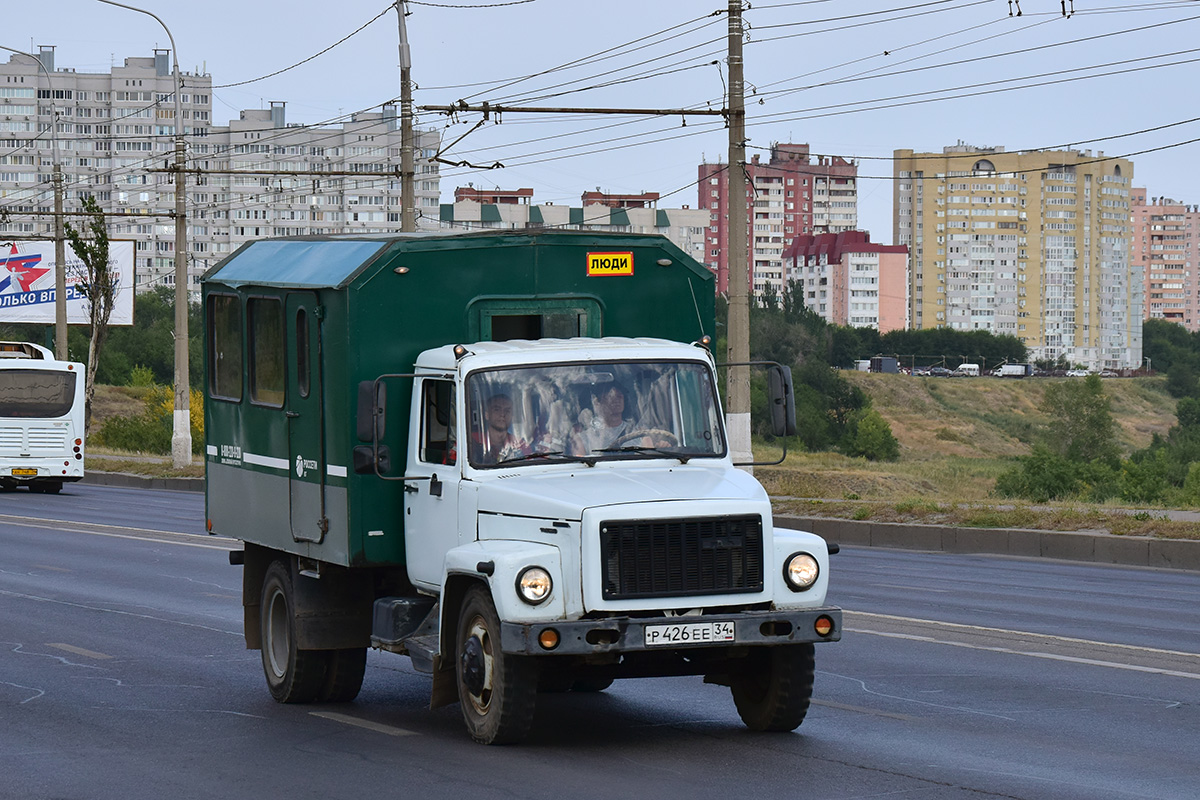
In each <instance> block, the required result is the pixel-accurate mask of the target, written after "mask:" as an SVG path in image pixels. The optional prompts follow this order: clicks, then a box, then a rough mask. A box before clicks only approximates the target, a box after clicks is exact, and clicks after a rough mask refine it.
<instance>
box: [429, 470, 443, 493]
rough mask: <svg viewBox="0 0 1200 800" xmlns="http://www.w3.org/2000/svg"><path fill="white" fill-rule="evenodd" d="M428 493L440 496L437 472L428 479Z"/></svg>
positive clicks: (440, 489)
mask: <svg viewBox="0 0 1200 800" xmlns="http://www.w3.org/2000/svg"><path fill="white" fill-rule="evenodd" d="M429 493H430V494H431V495H433V496H434V497H441V496H442V482H441V481H439V480H438V476H437V473H436V472H435V473H433V477H432V478H430V479H429Z"/></svg>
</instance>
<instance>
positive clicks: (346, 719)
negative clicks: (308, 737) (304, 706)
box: [308, 711, 418, 736]
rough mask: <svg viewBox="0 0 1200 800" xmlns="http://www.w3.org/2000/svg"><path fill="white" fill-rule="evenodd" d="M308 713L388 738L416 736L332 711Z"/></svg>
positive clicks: (414, 732)
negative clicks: (381, 734)
mask: <svg viewBox="0 0 1200 800" xmlns="http://www.w3.org/2000/svg"><path fill="white" fill-rule="evenodd" d="M308 713H309V714H311V715H312V716H314V717H320V718H321V719H328V720H333V721H334V722H341V723H342V724H344V725H353V726H355V727H356V728H366V729H367V730H369V731H375V732H376V733H386V734H387V735H388V736H417V735H418V734H417V733H416V731H409V730H405V729H404V728H396V727H393V726H391V725H384V724H382V723H379V722H371V721H370V720H367V719H359V718H358V717H351V716H349V715H347V714H338V713H337V712H334V711H310V712H308Z"/></svg>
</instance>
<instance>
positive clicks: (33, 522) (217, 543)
mask: <svg viewBox="0 0 1200 800" xmlns="http://www.w3.org/2000/svg"><path fill="white" fill-rule="evenodd" d="M0 523H4V524H8V525H18V526H21V527H24V528H37V529H39V530H49V531H60V532H64V533H83V534H87V535H89V536H108V537H112V538H115V539H133V540H135V541H139V542H154V543H156V544H173V545H178V546H180V547H199V548H202V549H205V550H226V551H228V550H237V549H239V548H240V547H241V543H240V542H236V541H233V540H232V539H225V538H223V537H219V536H209V535H207V534H198V533H179V532H177V531H156V530H150V529H147V528H130V527H126V526H123V525H104V524H102V523H99V522H80V521H78V520H66V519H39V518H37V517H16V516H10V515H7V514H0ZM95 529H99V530H95ZM117 531H126V533H117ZM162 537H179V538H162Z"/></svg>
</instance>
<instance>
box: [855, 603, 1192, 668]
mask: <svg viewBox="0 0 1200 800" xmlns="http://www.w3.org/2000/svg"><path fill="white" fill-rule="evenodd" d="M843 614H844V617H843V619H847V620H855V619H858V620H860V621H861V622H864V623H869V622H870V621H871V620H872V619H875V620H880V621H887V622H894V623H900V624H903V623H917V624H921V625H930V626H933V627H936V628H944V629H947V631H955V630H957V631H959V632H963V633H967V632H970V633H980V634H992V635H1002V636H1014V637H1019V638H1024V639H1035V640H1037V639H1040V640H1045V641H1050V642H1053V643H1061V644H1065V645H1086V646H1091V647H1101V648H1105V649H1114V650H1123V651H1126V652H1128V653H1130V654H1131V655H1132V654H1134V653H1145V654H1151V655H1161V656H1171V657H1175V658H1185V659H1200V653H1186V652H1181V651H1178V650H1162V649H1158V648H1154V647H1139V646H1137V645H1128V644H1115V643H1112V642H1098V641H1093V640H1090V639H1074V638H1071V637H1067V636H1050V635H1047V634H1042V633H1029V632H1027V631H1014V630H1007V629H1004V628H987V627H981V626H978V625H962V624H959V623H954V622H939V621H937V620H930V619H915V618H912V617H897V616H892V615H889V614H871V613H867V612H861V611H843ZM843 630H845V631H848V632H851V633H860V634H866V635H868V636H882V637H884V638H888V639H904V640H908V641H914V642H928V643H930V644H941V645H947V646H949V647H963V648H966V649H968V650H982V651H986V652H990V653H1005V654H1008V655H1017V656H1026V657H1028V658H1041V659H1046V660H1049V661H1062V662H1067V663H1071V664H1086V665H1088V666H1094V667H1107V668H1109V669H1121V670H1127V671H1130V672H1144V673H1149V674H1153V675H1167V676H1170V677H1173V678H1189V679H1191V680H1200V673H1196V672H1183V671H1180V670H1172V669H1162V668H1159V667H1150V666H1145V665H1143V664H1123V663H1120V662H1117V661H1106V660H1102V659H1095V658H1081V657H1079V656H1069V655H1064V654H1061V653H1047V652H1043V651H1040V650H1022V649H1017V648H1012V647H997V646H993V645H982V644H971V643H969V642H961V641H954V640H952V639H942V638H937V637H934V636H923V635H920V634H912V633H896V632H893V631H877V630H870V629H868V628H857V627H850V626H848V625H844V626H843Z"/></svg>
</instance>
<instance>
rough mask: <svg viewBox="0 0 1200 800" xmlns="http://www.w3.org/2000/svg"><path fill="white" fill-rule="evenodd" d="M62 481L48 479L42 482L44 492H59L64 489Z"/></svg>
mask: <svg viewBox="0 0 1200 800" xmlns="http://www.w3.org/2000/svg"><path fill="white" fill-rule="evenodd" d="M62 486H63V485H62V481H46V482H45V483H43V484H42V492H43V493H44V494H58V493H59V492H61V491H62Z"/></svg>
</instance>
